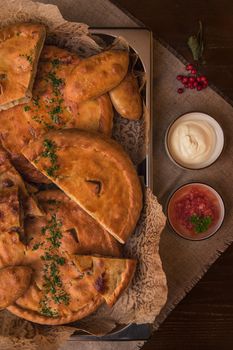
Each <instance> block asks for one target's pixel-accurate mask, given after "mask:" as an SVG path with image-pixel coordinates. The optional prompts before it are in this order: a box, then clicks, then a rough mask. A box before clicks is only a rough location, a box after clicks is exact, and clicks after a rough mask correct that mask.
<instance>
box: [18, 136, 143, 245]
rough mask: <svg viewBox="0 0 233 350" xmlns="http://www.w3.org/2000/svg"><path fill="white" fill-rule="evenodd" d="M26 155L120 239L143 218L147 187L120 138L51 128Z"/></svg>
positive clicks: (29, 147) (31, 145) (27, 148)
mask: <svg viewBox="0 0 233 350" xmlns="http://www.w3.org/2000/svg"><path fill="white" fill-rule="evenodd" d="M23 154H24V156H25V157H26V158H27V159H28V160H29V161H30V162H31V163H32V164H33V165H34V166H35V167H36V168H37V169H38V170H39V171H41V172H42V173H43V174H44V175H46V176H48V177H49V178H50V179H51V180H52V181H53V182H54V183H55V184H56V185H57V186H58V187H60V188H61V189H62V190H63V191H64V192H65V193H66V194H67V195H68V196H69V197H70V198H72V199H73V200H74V201H75V202H76V203H77V204H78V205H80V207H82V208H83V209H84V210H85V211H86V212H87V213H88V214H89V215H91V216H92V217H93V218H94V219H95V220H96V221H97V222H99V223H100V224H101V225H102V226H103V227H104V228H105V229H106V230H107V231H108V232H109V233H111V234H112V235H113V236H114V237H115V238H116V239H117V240H118V241H119V242H121V243H124V242H125V241H126V240H127V238H128V237H129V235H130V234H131V233H132V232H133V230H134V229H135V226H136V223H137V221H138V219H139V215H140V212H141V208H142V189H141V184H140V182H139V178H138V176H137V173H136V170H135V168H134V166H133V164H132V162H131V160H130V159H129V157H128V156H127V155H126V153H125V152H124V151H123V149H122V147H121V146H120V145H119V144H118V143H117V142H115V141H113V140H111V139H109V138H106V137H103V136H100V135H99V134H97V133H90V132H86V131H81V130H77V129H69V130H63V131H51V132H49V133H47V134H46V135H45V136H43V137H41V138H38V139H37V140H35V141H32V142H30V143H29V145H28V146H27V147H25V148H24V150H23Z"/></svg>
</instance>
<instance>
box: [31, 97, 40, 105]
mask: <svg viewBox="0 0 233 350" xmlns="http://www.w3.org/2000/svg"><path fill="white" fill-rule="evenodd" d="M39 100H40V98H39V96H37V97H33V99H32V102H33V104H34V106H37V107H39Z"/></svg>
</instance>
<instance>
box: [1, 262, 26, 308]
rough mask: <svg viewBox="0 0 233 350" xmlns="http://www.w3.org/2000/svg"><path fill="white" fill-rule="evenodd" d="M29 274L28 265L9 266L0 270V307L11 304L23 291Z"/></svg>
mask: <svg viewBox="0 0 233 350" xmlns="http://www.w3.org/2000/svg"><path fill="white" fill-rule="evenodd" d="M31 274H32V270H31V268H30V267H28V266H9V267H6V268H4V269H1V270H0V282H1V283H0V309H3V308H6V307H7V306H9V305H11V304H12V303H14V302H15V301H16V300H17V299H18V298H19V297H20V296H21V295H22V294H24V293H25V291H26V290H27V288H28V287H29V284H30V280H31Z"/></svg>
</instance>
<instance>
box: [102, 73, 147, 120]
mask: <svg viewBox="0 0 233 350" xmlns="http://www.w3.org/2000/svg"><path fill="white" fill-rule="evenodd" d="M109 95H110V98H111V101H112V103H113V105H114V107H115V109H116V111H117V112H118V113H119V114H120V115H121V116H122V117H123V118H127V119H132V120H138V119H140V117H141V116H142V100H141V96H140V92H139V87H138V82H137V78H136V77H135V76H134V75H133V74H132V73H128V74H127V75H126V77H125V78H124V79H123V80H122V82H121V83H120V84H119V85H118V86H117V87H115V88H114V89H113V90H111V91H110V92H109Z"/></svg>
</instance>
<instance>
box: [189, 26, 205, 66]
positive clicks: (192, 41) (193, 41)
mask: <svg viewBox="0 0 233 350" xmlns="http://www.w3.org/2000/svg"><path fill="white" fill-rule="evenodd" d="M187 44H188V46H189V48H190V50H191V52H192V55H193V59H194V60H195V61H199V60H201V59H202V56H203V52H204V42H203V27H202V22H201V21H199V30H198V33H197V34H196V35H191V36H190V37H189V38H188V42H187Z"/></svg>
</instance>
